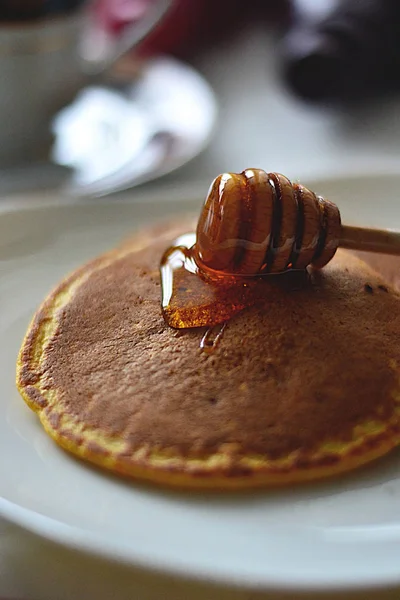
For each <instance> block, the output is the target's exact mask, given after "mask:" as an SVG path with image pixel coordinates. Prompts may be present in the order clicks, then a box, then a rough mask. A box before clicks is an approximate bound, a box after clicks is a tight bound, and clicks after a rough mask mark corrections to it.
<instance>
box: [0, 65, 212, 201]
mask: <svg viewBox="0 0 400 600" xmlns="http://www.w3.org/2000/svg"><path fill="white" fill-rule="evenodd" d="M128 61H129V59H125V63H124V65H125V67H124V69H125V70H124V72H123V74H121V71H122V70H121V71H120V72H117V74H116V75H115V76H110V75H108V76H104V78H100V79H99V80H98V81H96V83H94V84H92V85H90V86H88V87H86V88H84V89H83V90H82V91H81V92H80V93H79V94H78V96H77V98H76V99H75V101H74V102H73V103H72V104H71V105H69V106H68V107H66V108H65V109H63V110H62V111H61V112H60V113H59V114H58V115H57V117H56V118H55V120H54V124H53V132H54V136H55V142H54V146H53V152H52V163H38V164H34V165H27V166H26V167H23V168H22V167H20V168H12V169H11V168H10V169H3V170H0V193H3V194H4V193H10V192H18V191H22V190H28V189H35V188H40V187H59V188H62V189H63V190H64V191H65V192H66V193H68V194H72V195H75V196H92V195H93V196H102V195H106V194H111V193H113V192H116V191H119V190H124V189H127V188H130V187H133V186H135V185H138V184H140V183H144V182H147V181H151V180H154V179H157V178H158V177H161V176H162V175H165V174H167V173H170V172H172V171H174V170H175V169H178V168H179V167H181V166H183V165H184V164H185V163H187V162H188V161H190V160H191V159H192V158H194V157H195V156H196V155H197V154H199V153H200V152H201V151H202V150H203V149H204V148H205V147H206V145H207V143H208V141H209V140H210V137H211V134H212V132H213V129H214V125H215V120H216V115H217V106H216V100H215V97H214V94H213V92H212V90H211V88H210V86H209V85H208V84H207V82H206V81H205V80H204V79H203V78H202V77H201V75H200V74H199V73H197V72H196V71H195V70H194V69H193V68H192V67H189V66H188V65H185V64H183V63H181V62H179V61H177V60H175V59H172V58H155V59H150V60H148V61H146V62H144V63H142V64H141V65H140V67H138V68H137V67H135V66H134V65H132V68H131V69H130V70H129V68H128V69H127V68H126V65H128V67H129V62H128ZM60 167H63V168H60Z"/></svg>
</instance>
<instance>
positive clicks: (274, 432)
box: [17, 224, 400, 489]
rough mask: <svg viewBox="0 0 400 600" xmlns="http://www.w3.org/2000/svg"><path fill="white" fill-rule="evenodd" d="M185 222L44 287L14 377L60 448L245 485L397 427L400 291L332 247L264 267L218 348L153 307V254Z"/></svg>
mask: <svg viewBox="0 0 400 600" xmlns="http://www.w3.org/2000/svg"><path fill="white" fill-rule="evenodd" d="M187 230H188V226H187V224H186V226H185V225H184V224H182V227H181V228H180V229H179V231H178V230H177V228H176V227H175V228H173V227H171V228H164V229H157V230H155V229H153V230H149V231H147V232H145V233H143V234H142V235H141V236H139V237H137V238H135V239H134V240H132V241H130V242H129V243H126V244H124V245H123V246H121V247H120V248H119V249H116V250H114V251H112V252H110V253H108V254H106V255H104V256H102V257H100V258H98V259H97V260H95V261H93V262H91V263H89V264H88V265H86V266H84V267H82V268H81V269H80V270H78V271H76V272H75V273H74V274H72V275H71V276H70V277H69V278H67V279H66V280H65V281H63V282H62V283H61V284H60V285H59V286H58V287H57V288H56V289H55V290H54V291H53V292H52V293H51V294H50V295H49V296H48V298H47V299H46V300H45V302H44V304H43V305H42V306H41V308H40V309H39V310H38V312H37V314H36V315H35V317H34V319H33V322H32V324H31V325H30V327H29V330H28V332H27V335H26V338H25V340H24V343H23V345H22V348H21V352H20V355H19V359H18V374H17V385H18V388H19V390H20V392H21V394H22V396H23V397H24V399H25V400H26V402H27V403H28V405H29V406H30V407H31V408H32V409H33V410H34V411H36V412H37V414H38V416H39V418H40V420H41V422H42V424H43V426H44V428H45V429H46V431H47V432H48V433H49V434H50V435H51V436H52V437H53V438H54V440H55V441H56V442H57V443H58V444H60V445H61V446H62V447H63V448H65V449H67V450H69V451H70V452H72V453H74V454H75V455H77V456H79V457H81V458H83V459H86V460H88V461H91V462H93V463H96V464H97V465H100V466H102V467H105V468H107V469H110V470H111V471H114V472H116V473H120V474H124V475H128V476H132V477H135V478H139V479H145V480H149V481H152V482H156V483H162V484H166V485H171V486H173V485H175V486H186V487H192V488H200V487H208V488H219V489H227V488H244V487H255V486H268V485H273V484H283V483H290V482H295V481H303V480H311V479H315V478H319V477H325V476H329V475H333V474H335V473H339V472H343V471H346V470H349V469H352V468H354V467H357V466H359V465H362V464H364V463H366V462H368V461H371V460H372V459H375V458H377V457H379V456H381V455H383V454H385V453H386V452H388V451H389V450H391V449H392V448H393V447H394V446H396V445H397V444H398V443H399V441H400V425H399V419H400V377H399V364H400V344H399V335H400V310H399V308H400V296H399V295H398V294H397V293H396V292H394V291H393V290H392V289H391V288H390V287H389V286H388V284H387V283H386V282H384V281H383V280H382V279H381V278H380V277H379V275H378V274H376V273H374V272H373V271H372V270H370V269H369V267H368V266H367V265H366V264H365V263H363V262H361V261H360V260H359V259H358V258H355V257H354V256H352V255H351V254H349V253H345V252H343V251H342V252H338V253H337V255H336V257H335V258H334V260H333V261H332V262H331V263H330V264H329V265H328V266H327V267H326V268H324V269H323V270H322V271H311V272H310V278H309V281H308V283H307V284H306V285H304V286H303V287H302V288H301V289H297V290H291V289H288V287H287V286H286V287H285V286H282V285H280V284H279V285H277V284H276V281H277V278H275V277H272V278H269V279H267V281H266V282H265V300H263V301H261V302H259V303H257V305H255V306H252V307H250V308H247V309H245V310H243V311H242V312H241V313H239V314H238V315H236V316H235V317H234V318H232V319H231V320H230V321H229V322H228V324H227V326H226V328H225V331H224V335H223V338H222V340H221V342H220V344H219V345H218V347H217V348H216V349H215V351H214V352H213V354H211V355H207V354H206V353H204V352H202V351H201V349H200V347H199V344H200V340H201V338H202V336H203V335H204V331H205V330H204V329H189V330H179V331H178V330H174V329H172V328H170V327H169V326H168V325H166V323H165V322H164V320H163V317H162V314H161V308H160V276H159V261H160V257H161V255H162V253H163V251H164V250H165V248H166V247H167V246H168V244H169V243H170V242H172V240H173V239H174V238H175V237H176V236H177V234H178V233H182V232H184V231H187Z"/></svg>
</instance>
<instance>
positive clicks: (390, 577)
mask: <svg viewBox="0 0 400 600" xmlns="http://www.w3.org/2000/svg"><path fill="white" fill-rule="evenodd" d="M386 175H390V176H393V177H397V178H398V179H399V180H400V173H399V170H396V169H393V168H389V169H382V170H377V171H376V172H373V173H371V171H370V170H369V169H367V170H361V171H356V172H354V171H352V170H351V169H350V170H349V171H347V170H346V169H344V170H342V171H341V172H340V173H326V174H325V173H318V174H315V175H314V176H307V177H305V178H304V179H306V180H307V185H310V187H311V186H312V185H314V183H316V184H317V185H319V184H321V183H323V182H329V183H332V182H339V181H340V180H346V179H351V180H357V179H359V178H360V177H363V178H364V177H385V176H386ZM208 185H209V183H207V184H205V183H204V181H203V182H200V181H199V182H197V183H195V184H193V183H192V184H179V185H178V186H176V185H174V184H171V185H167V186H159V187H157V188H154V189H150V190H148V189H145V188H144V189H138V190H135V191H134V192H132V194H131V197H129V198H115V199H112V200H111V201H110V199H109V198H106V197H104V198H96V199H93V198H85V199H83V200H81V199H80V200H79V201H76V200H73V201H71V198H70V197H68V196H62V195H61V194H60V193H57V192H55V193H54V196H56V197H57V202H54V196H53V198H52V199H49V198H47V199H46V198H44V199H43V197H42V198H37V199H36V202H35V201H34V204H32V200H26V197H27V196H29V194H22V195H21V196H22V197H21V198H20V202H18V200H17V202H15V201H14V200H12V199H11V200H10V201H9V202H6V204H5V205H2V203H1V198H0V220H1V218H2V216H3V215H8V214H11V213H16V212H17V213H20V212H24V213H26V212H28V213H29V212H32V211H33V212H36V211H40V210H44V209H46V208H50V207H51V208H54V209H57V208H71V209H72V210H74V209H77V208H78V209H79V208H80V207H88V206H93V208H95V206H103V207H104V206H106V205H107V206H109V205H110V202H111V204H112V205H113V206H115V207H117V206H118V204H121V205H126V204H131V205H132V206H134V205H135V204H142V203H148V202H149V200H150V199H151V200H150V201H152V202H155V203H158V202H163V201H165V203H166V204H168V202H171V201H175V202H182V206H185V204H186V201H187V204H189V203H190V202H194V201H199V202H201V197H202V195H204V192H205V191H206V190H207V188H208ZM38 196H39V195H38ZM24 198H25V201H24ZM1 517H2V518H4V519H5V520H6V521H7V522H9V523H12V524H15V525H17V526H19V527H21V528H22V529H24V530H26V531H28V532H30V533H32V534H34V535H36V536H38V537H40V538H43V539H44V540H47V541H49V542H52V543H55V544H58V545H60V546H62V547H64V548H67V549H69V550H74V551H78V552H82V553H83V554H86V555H91V556H94V557H99V558H102V559H105V560H107V561H109V562H111V563H117V564H123V565H130V566H135V567H138V568H140V569H143V570H145V571H150V572H154V573H159V574H164V575H172V576H179V577H181V578H183V579H186V580H193V581H202V582H209V583H214V584H219V585H224V586H229V587H235V588H241V589H247V590H258V591H269V592H274V591H277V592H285V591H288V592H295V591H298V592H307V591H310V592H323V591H324V592H343V591H357V590H358V591H362V590H369V591H374V590H379V589H382V588H384V587H385V588H387V587H394V586H398V585H400V569H398V568H396V567H395V565H394V563H395V562H396V561H393V566H392V569H391V571H390V573H388V572H387V571H385V572H381V573H379V572H372V571H369V572H366V574H365V578H364V579H363V580H362V581H360V578H359V576H357V575H356V576H353V575H352V574H351V573H341V577H340V580H339V581H338V578H337V574H336V575H335V573H334V572H333V573H332V574H330V575H329V574H328V573H326V574H325V576H324V579H323V580H315V579H313V576H312V574H306V575H305V576H304V577H299V576H298V575H296V574H291V577H290V579H289V578H288V574H287V573H280V574H279V573H272V572H269V573H268V572H266V574H265V576H263V577H259V578H257V579H255V577H254V575H253V574H251V575H248V576H246V575H245V574H244V573H243V572H240V574H237V573H234V572H232V571H229V572H226V567H222V568H221V567H219V568H218V569H217V570H215V569H214V570H210V568H208V567H206V566H203V565H196V566H194V565H193V564H190V565H189V566H188V565H187V564H186V563H178V562H177V561H176V559H174V558H173V559H169V558H168V556H167V555H166V557H165V558H164V559H160V557H154V556H152V555H151V554H149V553H147V552H146V551H144V552H143V550H139V551H138V550H137V549H135V547H134V545H133V544H130V543H127V542H123V541H115V540H114V539H113V537H112V536H106V535H101V534H98V533H96V532H94V531H91V530H85V529H83V528H80V527H76V526H73V525H68V524H66V523H63V522H62V521H59V520H57V519H54V518H52V517H49V516H46V515H42V514H40V513H38V512H36V511H34V510H31V509H29V508H26V507H23V506H21V505H19V504H17V503H14V502H12V501H10V500H7V499H6V498H4V497H3V496H0V518H1Z"/></svg>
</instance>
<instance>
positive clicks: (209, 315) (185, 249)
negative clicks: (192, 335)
mask: <svg viewBox="0 0 400 600" xmlns="http://www.w3.org/2000/svg"><path fill="white" fill-rule="evenodd" d="M195 242H196V234H195V233H189V234H185V235H183V236H181V237H180V238H178V239H177V240H175V242H174V244H173V245H172V246H171V247H170V248H168V250H167V251H166V252H165V253H164V255H163V257H162V260H161V285H162V311H163V316H164V319H165V321H166V322H167V323H168V325H169V326H170V327H173V328H176V329H183V328H191V327H210V328H213V327H214V326H216V325H218V324H220V323H225V322H226V321H228V320H229V319H231V318H232V317H233V316H234V315H236V314H237V313H239V312H240V311H242V310H243V309H245V308H247V307H249V306H252V305H254V304H255V303H256V302H257V301H259V300H262V299H265V297H266V296H267V294H268V288H269V286H270V285H271V284H272V283H271V279H273V280H274V283H275V284H278V285H282V284H283V285H284V287H288V285H289V287H290V289H292V290H293V289H296V288H298V287H299V281H300V286H301V285H302V284H303V282H304V275H305V273H306V271H305V270H303V272H301V273H300V272H299V271H293V270H292V271H287V272H286V273H282V274H280V275H274V276H271V275H265V274H264V275H263V274H261V275H260V274H259V275H253V276H243V275H235V274H233V275H227V274H222V273H217V272H215V271H211V270H209V269H205V268H200V267H199V264H198V262H197V261H196V252H195ZM278 280H279V282H278ZM212 333H213V332H206V335H205V337H204V338H203V340H204V343H203V346H202V348H203V349H204V350H205V351H207V348H208V347H210V346H212V345H214V343H215V344H217V343H218V341H219V339H220V337H218V335H219V334H218V332H216V333H215V332H214V334H215V337H214V342H213V344H211V343H208V341H209V340H210V339H211V336H212Z"/></svg>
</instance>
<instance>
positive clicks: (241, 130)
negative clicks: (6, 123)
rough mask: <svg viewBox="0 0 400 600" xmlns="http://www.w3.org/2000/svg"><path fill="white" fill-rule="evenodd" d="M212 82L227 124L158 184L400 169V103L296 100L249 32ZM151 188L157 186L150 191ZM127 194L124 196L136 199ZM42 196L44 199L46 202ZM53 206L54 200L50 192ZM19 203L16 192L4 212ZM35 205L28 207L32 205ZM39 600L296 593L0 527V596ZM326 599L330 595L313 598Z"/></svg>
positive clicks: (265, 45)
mask: <svg viewBox="0 0 400 600" xmlns="http://www.w3.org/2000/svg"><path fill="white" fill-rule="evenodd" d="M196 66H197V67H198V68H199V69H200V70H201V71H202V72H203V73H204V75H205V76H206V77H207V78H208V80H209V81H210V82H211V84H212V85H213V87H214V89H215V91H216V93H217V96H218V98H219V102H220V107H221V108H220V120H219V124H218V129H217V132H216V135H215V137H214V139H213V141H212V143H211V145H210V146H209V148H208V149H207V150H206V151H205V152H204V153H203V154H202V155H201V156H199V157H198V158H197V159H195V160H194V161H192V162H191V163H190V164H189V165H187V166H186V167H185V168H183V169H181V170H180V171H179V172H177V173H175V174H172V175H170V176H168V177H166V178H164V180H163V181H162V183H161V182H159V183H154V184H151V186H154V187H158V186H160V185H167V184H168V185H169V186H170V185H174V184H175V183H190V182H199V181H205V180H209V179H211V178H213V177H214V176H215V175H216V174H217V173H219V172H221V171H224V170H230V171H235V170H242V169H243V168H246V167H262V168H265V169H267V170H277V171H281V172H283V173H285V174H287V175H289V176H290V177H291V178H297V177H301V178H303V179H307V177H312V176H315V175H325V174H331V173H332V172H333V173H340V172H343V171H344V172H349V171H351V170H352V169H356V170H357V169H359V168H360V169H363V168H365V166H367V167H368V168H377V169H380V168H384V167H385V166H386V165H388V164H389V163H391V164H395V165H397V164H398V165H400V99H399V100H397V101H396V100H390V101H385V102H383V101H382V102H381V103H380V105H378V106H375V107H374V108H361V109H358V110H357V111H354V112H352V113H349V112H348V113H346V114H340V113H338V112H337V111H334V110H326V109H325V110H322V109H317V108H315V107H310V106H305V105H303V104H301V103H299V102H297V101H296V100H295V99H294V98H292V97H290V96H289V95H288V94H287V93H286V92H285V91H284V89H283V86H282V84H281V82H280V81H279V78H278V77H277V75H276V70H277V53H276V50H275V42H274V40H273V38H272V37H271V36H270V35H268V32H266V31H265V30H264V29H263V28H262V27H259V28H255V27H253V28H249V29H246V30H245V31H243V32H242V34H241V35H240V36H239V37H236V39H235V40H233V41H232V42H230V43H226V44H225V45H224V46H223V47H220V48H219V49H218V50H217V51H213V52H212V53H209V54H208V55H205V56H202V57H201V58H200V59H198V60H197V65H196ZM151 186H150V187H151ZM129 193H131V192H128V193H125V195H128V196H129ZM40 197H41V194H39V195H38V196H37V198H40ZM48 200H49V201H50V202H51V200H52V193H51V192H49V193H48ZM10 201H12V202H13V203H14V204H16V203H18V202H19V199H18V198H17V197H13V196H12V195H10V196H9V197H7V198H4V197H3V198H2V199H1V200H0V211H1V206H5V205H6V204H8V203H9V202H10ZM31 201H32V202H34V201H35V200H34V199H33V200H30V202H31ZM1 597H7V598H20V599H28V598H30V599H33V600H72V599H73V600H80V599H81V598H82V599H84V600H103V599H104V600H113V599H115V600H125V599H128V598H129V599H134V600H217V599H218V600H258V599H262V598H275V599H278V598H280V599H289V598H290V599H291V600H295V598H296V597H297V596H295V595H294V594H293V593H291V594H287V595H283V596H282V595H279V594H278V595H276V594H272V595H271V594H269V595H268V594H260V593H249V592H245V591H240V590H227V589H221V588H219V589H216V588H212V587H209V586H207V585H203V584H198V583H193V582H184V581H177V580H170V579H167V578H165V577H161V576H159V575H157V576H156V575H153V574H149V573H143V572H139V571H136V570H133V569H128V568H126V567H121V566H116V565H112V564H107V563H105V562H104V561H100V560H98V559H94V558H90V557H83V556H81V555H79V554H77V553H73V552H71V551H67V550H64V549H61V548H58V547H56V546H55V545H53V544H50V543H47V542H44V541H42V540H40V539H38V538H36V537H34V536H33V535H30V534H27V533H25V532H24V531H22V530H20V529H18V528H16V527H14V526H13V525H10V524H7V523H5V522H2V521H1V520H0V598H1ZM298 597H299V598H312V597H317V598H319V599H321V600H322V598H323V599H328V598H329V599H330V598H336V597H337V596H336V595H335V596H332V595H321V594H318V595H317V596H310V595H309V594H305V595H302V596H298ZM339 597H341V598H346V599H347V598H360V599H361V598H362V600H368V599H369V598H371V599H372V598H376V599H378V598H379V599H380V600H385V599H386V598H396V599H398V598H400V590H397V591H393V590H392V591H390V590H389V591H387V592H382V591H379V592H373V591H371V592H370V593H368V594H367V593H365V592H362V593H360V594H356V595H354V594H347V593H346V594H342V595H340V596H339Z"/></svg>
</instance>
